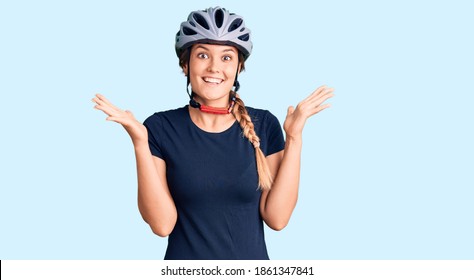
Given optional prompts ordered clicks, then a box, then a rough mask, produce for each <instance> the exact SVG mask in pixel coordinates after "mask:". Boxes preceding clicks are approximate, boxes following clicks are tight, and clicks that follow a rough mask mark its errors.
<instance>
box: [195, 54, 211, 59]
mask: <svg viewBox="0 0 474 280" xmlns="http://www.w3.org/2000/svg"><path fill="white" fill-rule="evenodd" d="M197 57H198V58H202V59H206V58H209V56H208V55H207V54H205V53H199V54H198V55H197Z"/></svg>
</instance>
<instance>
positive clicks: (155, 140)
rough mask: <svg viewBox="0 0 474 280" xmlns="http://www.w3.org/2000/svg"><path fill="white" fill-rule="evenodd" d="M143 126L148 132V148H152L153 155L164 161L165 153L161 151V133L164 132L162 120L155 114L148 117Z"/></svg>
mask: <svg viewBox="0 0 474 280" xmlns="http://www.w3.org/2000/svg"><path fill="white" fill-rule="evenodd" d="M143 125H144V126H145V127H146V130H147V131H148V146H150V151H151V154H152V155H154V156H157V157H159V158H161V159H164V157H163V153H162V150H161V141H160V135H159V132H160V131H163V129H162V127H163V123H162V120H161V118H160V117H159V116H158V115H157V114H154V115H152V116H150V117H148V118H147V119H146V120H145V121H144V122H143Z"/></svg>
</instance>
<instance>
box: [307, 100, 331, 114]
mask: <svg viewBox="0 0 474 280" xmlns="http://www.w3.org/2000/svg"><path fill="white" fill-rule="evenodd" d="M329 107H331V104H329V103H327V104H323V105H321V106H318V107H316V108H314V109H313V110H312V111H311V112H310V114H309V116H308V117H311V116H313V115H316V114H317V113H319V112H321V111H322V110H324V109H327V108H329Z"/></svg>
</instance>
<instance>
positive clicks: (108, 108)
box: [94, 105, 118, 116]
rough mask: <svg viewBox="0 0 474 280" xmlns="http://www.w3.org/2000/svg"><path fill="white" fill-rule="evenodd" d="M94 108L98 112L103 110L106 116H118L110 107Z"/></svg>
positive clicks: (97, 106) (100, 106)
mask: <svg viewBox="0 0 474 280" xmlns="http://www.w3.org/2000/svg"><path fill="white" fill-rule="evenodd" d="M94 108H95V109H97V110H101V111H102V112H104V113H105V114H107V115H109V116H113V115H117V114H118V113H117V111H116V110H114V109H112V108H110V107H109V106H103V105H95V106H94Z"/></svg>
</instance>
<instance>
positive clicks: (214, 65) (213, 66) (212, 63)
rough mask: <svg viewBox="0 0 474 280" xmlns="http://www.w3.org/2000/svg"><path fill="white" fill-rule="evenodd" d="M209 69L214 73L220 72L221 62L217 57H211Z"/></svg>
mask: <svg viewBox="0 0 474 280" xmlns="http://www.w3.org/2000/svg"><path fill="white" fill-rule="evenodd" d="M207 71H209V72H212V73H219V62H218V61H216V59H214V58H211V59H209V65H208V67H207Z"/></svg>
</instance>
